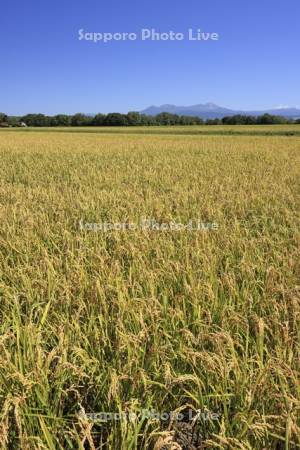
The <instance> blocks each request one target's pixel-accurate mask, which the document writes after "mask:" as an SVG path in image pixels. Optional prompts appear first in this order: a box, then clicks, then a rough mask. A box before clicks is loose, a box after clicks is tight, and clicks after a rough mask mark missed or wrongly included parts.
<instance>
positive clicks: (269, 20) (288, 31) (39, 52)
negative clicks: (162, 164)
mask: <svg viewBox="0 0 300 450" xmlns="http://www.w3.org/2000/svg"><path fill="white" fill-rule="evenodd" d="M0 14H1V15H0V61H1V62H0V65H1V67H0V111H3V112H6V113H7V114H25V113H28V112H36V113H37V112H41V113H45V114H56V113H59V112H61V113H75V112H85V113H96V112H113V111H119V112H127V111H128V110H141V109H144V108H146V107H147V106H150V105H153V104H155V105H160V104H164V103H172V104H177V105H192V104H196V103H206V102H214V103H217V104H219V105H221V106H226V107H230V108H236V109H248V110H251V109H252V110H253V109H255V110H256V109H264V108H271V107H277V106H279V105H284V106H300V89H299V87H300V55H299V54H300V25H299V23H300V22H299V19H300V1H299V0H285V1H282V0H251V1H243V0H227V1H225V0H185V1H183V0H110V1H103V0H82V1H78V0H27V1H26V2H25V1H22V0H14V1H11V0H8V1H2V2H1V11H0ZM143 28H155V29H156V30H157V31H160V32H169V31H170V30H172V31H176V32H182V33H187V30H188V29H189V28H192V29H194V30H196V29H197V28H200V29H201V30H202V31H205V32H217V33H219V35H220V38H219V41H210V42H196V41H189V40H188V39H185V40H183V41H148V40H147V41H141V40H140V39H137V40H135V41H112V42H109V43H107V44H104V43H103V42H98V43H93V42H89V41H85V40H81V41H79V39H78V36H79V35H78V30H79V29H84V30H85V31H86V32H87V31H90V32H111V33H115V32H132V33H137V34H138V35H139V34H140V30H141V29H143Z"/></svg>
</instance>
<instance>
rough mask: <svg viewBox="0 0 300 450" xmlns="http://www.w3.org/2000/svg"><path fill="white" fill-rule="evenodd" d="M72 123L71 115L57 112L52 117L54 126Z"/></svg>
mask: <svg viewBox="0 0 300 450" xmlns="http://www.w3.org/2000/svg"><path fill="white" fill-rule="evenodd" d="M70 125H71V117H70V116H68V115H66V114H57V115H56V116H54V117H51V126H52V127H68V126H70Z"/></svg>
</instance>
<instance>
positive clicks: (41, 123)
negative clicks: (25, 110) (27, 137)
mask: <svg viewBox="0 0 300 450" xmlns="http://www.w3.org/2000/svg"><path fill="white" fill-rule="evenodd" d="M21 122H25V123H26V124H27V125H28V126H30V127H49V126H50V125H51V117H48V116H45V115H44V114H27V115H26V116H23V117H21Z"/></svg>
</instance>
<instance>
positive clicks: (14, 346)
mask: <svg viewBox="0 0 300 450" xmlns="http://www.w3.org/2000/svg"><path fill="white" fill-rule="evenodd" d="M299 127H300V126H298V127H297V126H287V127H276V126H275V127H261V128H259V127H235V128H233V129H232V130H231V133H230V128H228V127H227V128H226V130H224V129H223V128H222V127H205V128H204V127H198V128H197V127H185V128H184V129H182V128H176V127H172V128H167V127H164V128H162V127H161V128H160V129H157V128H154V129H149V128H148V129H143V128H141V129H104V128H102V129H93V130H90V129H89V130H88V129H76V131H74V130H73V129H68V130H65V129H59V130H54V129H51V130H47V129H41V130H38V131H37V130H31V129H26V130H13V129H9V130H1V131H0V446H1V447H0V448H1V449H5V450H6V449H7V450H15V449H22V450H54V449H55V450H56V449H57V450H64V449H67V450H71V449H79V450H96V449H97V450H98V449H112V450H142V449H152V450H202V449H224V450H225V449H226V450H227V449H228V450H251V449H253V450H294V449H300V376H299V374H300V359H299V357H300V326H299V325H300V279H299V276H300V227H299V224H300V214H299V213H300V176H299V175H300V133H299V130H300V128H299ZM205 130H207V131H209V135H207V133H205V132H204V131H205ZM237 131H238V133H237ZM230 134H232V135H230ZM237 134H239V135H237ZM143 221H146V222H147V223H150V222H151V221H152V222H151V223H152V224H154V226H142V225H141V224H142V223H144V222H143ZM190 221H193V223H197V224H199V223H200V224H202V225H201V226H200V227H196V228H195V227H194V228H190V227H189V226H186V225H187V224H189V223H190ZM146 222H145V223H146ZM171 223H176V224H181V225H182V224H183V226H181V227H179V226H178V227H175V226H174V227H171V226H170V224H171ZM103 224H106V226H107V228H106V229H104V228H103ZM117 224H118V226H117ZM120 224H121V225H122V224H123V225H124V224H126V226H125V225H124V226H121V225H120ZM129 224H133V225H134V226H132V227H130V226H129ZM163 224H167V226H162V225H163ZM212 224H213V225H214V226H212ZM113 225H114V226H113ZM108 228H109V229H108ZM104 413H105V414H106V415H105V414H104Z"/></svg>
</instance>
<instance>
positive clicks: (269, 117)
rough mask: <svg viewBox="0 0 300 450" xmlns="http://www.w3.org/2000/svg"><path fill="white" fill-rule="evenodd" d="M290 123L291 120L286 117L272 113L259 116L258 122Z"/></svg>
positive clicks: (271, 123)
mask: <svg viewBox="0 0 300 450" xmlns="http://www.w3.org/2000/svg"><path fill="white" fill-rule="evenodd" d="M286 123H289V120H288V119H286V118H285V117H281V116H274V115H272V114H264V115H263V116H259V117H258V118H257V124H259V125H281V124H286Z"/></svg>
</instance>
